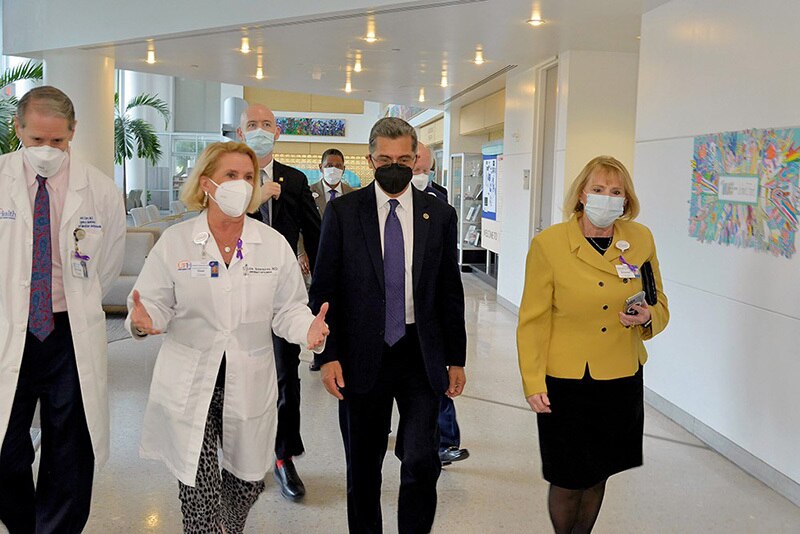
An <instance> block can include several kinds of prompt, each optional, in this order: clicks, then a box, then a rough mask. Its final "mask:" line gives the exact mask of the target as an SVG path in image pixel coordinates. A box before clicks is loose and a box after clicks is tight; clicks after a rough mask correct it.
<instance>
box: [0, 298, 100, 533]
mask: <svg viewBox="0 0 800 534" xmlns="http://www.w3.org/2000/svg"><path fill="white" fill-rule="evenodd" d="M37 400H38V401H40V409H39V412H40V419H41V426H42V441H41V459H40V461H39V478H38V481H37V483H36V488H35V489H34V485H33V470H32V464H33V461H34V456H35V454H34V450H33V444H32V442H31V435H30V428H31V423H32V421H33V415H34V412H35V410H36V402H37ZM93 476H94V453H93V452H92V441H91V438H90V436H89V430H88V428H87V426H86V416H85V414H84V410H83V400H82V398H81V387H80V382H79V379H78V368H77V366H76V364H75V349H74V348H73V345H72V335H71V333H70V328H69V319H68V317H67V314H66V313H58V314H56V317H55V330H54V331H53V332H52V333H51V334H50V335H49V336H48V337H47V338H46V339H45V340H44V342H40V341H39V340H38V339H36V337H34V336H33V335H32V334H30V333H28V335H27V338H26V339H25V349H24V352H23V355H22V365H21V368H20V374H19V380H18V382H17V391H16V394H15V396H14V404H13V405H12V408H11V417H10V419H9V423H8V430H7V431H6V435H5V439H4V440H3V445H2V449H0V520H2V522H3V523H4V524H5V526H6V528H7V529H8V530H9V532H10V533H11V534H18V533H20V534H22V533H24V534H30V533H32V532H37V533H50V532H53V533H58V534H62V533H65V534H71V533H78V532H81V531H82V530H83V527H84V525H86V520H87V519H88V518H89V507H90V505H91V498H92V480H93Z"/></svg>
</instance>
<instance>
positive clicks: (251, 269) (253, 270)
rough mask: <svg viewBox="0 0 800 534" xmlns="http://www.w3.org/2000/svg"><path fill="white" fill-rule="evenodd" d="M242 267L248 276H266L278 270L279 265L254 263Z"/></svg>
mask: <svg viewBox="0 0 800 534" xmlns="http://www.w3.org/2000/svg"><path fill="white" fill-rule="evenodd" d="M242 269H244V274H246V275H247V276H264V275H268V274H273V273H277V272H278V267H277V266H275V267H256V266H253V265H245V266H244V267H243V268H242Z"/></svg>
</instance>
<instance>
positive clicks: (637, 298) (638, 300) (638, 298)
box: [625, 291, 645, 315]
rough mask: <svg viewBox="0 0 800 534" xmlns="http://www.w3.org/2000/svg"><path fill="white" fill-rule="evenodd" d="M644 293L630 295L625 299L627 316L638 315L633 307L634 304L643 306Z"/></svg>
mask: <svg viewBox="0 0 800 534" xmlns="http://www.w3.org/2000/svg"><path fill="white" fill-rule="evenodd" d="M644 302H645V300H644V291H639V292H638V293H636V294H635V295H631V296H630V297H628V298H627V299H625V313H626V314H627V315H638V314H639V312H637V311H636V308H634V307H633V305H634V304H640V305H641V304H644Z"/></svg>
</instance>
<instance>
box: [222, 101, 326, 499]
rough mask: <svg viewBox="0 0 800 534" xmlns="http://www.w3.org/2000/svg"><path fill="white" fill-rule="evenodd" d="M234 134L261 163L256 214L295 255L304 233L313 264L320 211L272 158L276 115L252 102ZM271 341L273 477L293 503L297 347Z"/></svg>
mask: <svg viewBox="0 0 800 534" xmlns="http://www.w3.org/2000/svg"><path fill="white" fill-rule="evenodd" d="M237 134H238V135H239V139H240V140H241V141H243V142H245V143H247V144H248V145H249V146H250V148H252V149H253V151H254V152H255V153H256V156H258V164H259V166H260V167H261V183H262V185H261V193H262V196H261V200H262V204H261V206H260V207H259V210H258V212H257V213H255V214H254V217H255V218H257V219H259V220H261V221H262V222H264V223H265V224H268V225H270V226H272V227H273V228H274V229H275V230H277V231H278V232H280V233H281V234H282V235H283V236H284V237H285V238H286V240H287V241H288V242H289V245H290V246H291V247H292V250H294V252H295V254H297V242H298V239H299V238H300V234H301V233H302V235H303V241H304V243H305V253H306V254H307V255H308V258H309V260H310V264H311V265H313V264H314V260H315V259H316V255H317V247H318V246H319V228H320V217H319V212H318V211H317V206H316V205H315V204H314V199H313V197H312V196H311V190H310V189H309V188H308V180H306V176H305V174H303V173H302V172H301V171H299V170H297V169H295V168H293V167H289V166H288V165H284V164H282V163H280V162H279V161H275V160H274V159H273V157H272V152H273V148H274V146H275V141H277V140H278V138H279V137H280V128H278V126H277V124H276V121H275V114H274V113H272V111H270V109H269V108H267V107H265V106H262V105H261V104H252V105H250V106H249V107H248V108H247V109H246V110H245V111H244V113H242V119H241V124H240V127H239V129H238V130H237ZM298 261H300V260H298ZM301 263H302V262H301ZM273 345H274V349H275V367H276V370H277V374H278V434H277V436H276V439H275V457H276V462H275V469H274V471H275V479H276V480H277V481H278V483H279V485H280V489H281V494H282V495H283V496H284V497H285V498H287V499H289V500H291V501H297V500H299V499H301V498H303V496H304V495H305V492H306V490H305V486H304V485H303V481H302V480H301V479H300V477H299V475H298V474H297V470H296V469H295V467H294V462H293V460H292V458H293V457H294V456H299V455H300V454H303V452H305V448H304V447H303V440H302V438H301V436H300V377H299V375H298V372H297V371H298V367H299V366H300V347H299V346H298V345H293V344H291V343H289V342H288V341H286V340H285V339H282V338H279V337H277V336H275V335H274V334H273Z"/></svg>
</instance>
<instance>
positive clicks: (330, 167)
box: [298, 148, 353, 371]
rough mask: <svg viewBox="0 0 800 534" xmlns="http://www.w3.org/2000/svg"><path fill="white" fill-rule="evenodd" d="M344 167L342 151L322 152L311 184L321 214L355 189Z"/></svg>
mask: <svg viewBox="0 0 800 534" xmlns="http://www.w3.org/2000/svg"><path fill="white" fill-rule="evenodd" d="M344 169H345V167H344V154H342V153H341V151H339V150H337V149H335V148H329V149H328V150H326V151H325V152H323V153H322V162H321V163H320V164H319V172H320V174H321V175H322V179H321V180H320V181H319V182H317V183H315V184H313V185H312V186H311V196H313V197H314V202H316V203H317V209H319V214H320V216H324V215H325V206H327V205H328V202H330V201H331V200H333V199H335V198H338V197H340V196H342V195H346V194H347V193H351V192H352V191H353V188H352V187H350V186H349V185H347V184H346V183H344V182H343V181H342V176H343V175H344ZM304 247H305V245H304V244H303V238H302V237H301V238H300V244H299V245H298V249H299V250H300V251H301V252H302V250H304ZM301 256H302V253H301ZM310 280H311V277H310V276H309V277H308V281H307V283H310ZM308 370H309V371H319V366H318V365H317V364H316V362H314V361H312V362H311V363H309V364H308Z"/></svg>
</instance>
